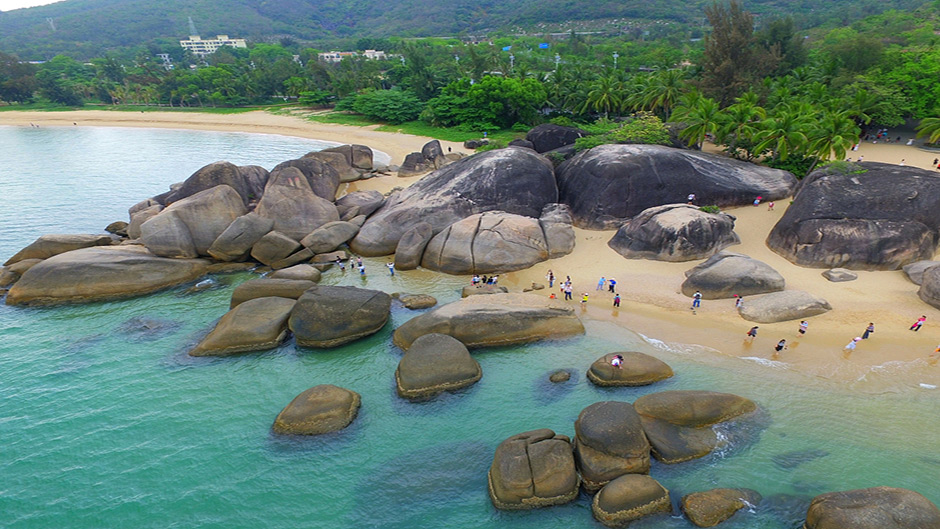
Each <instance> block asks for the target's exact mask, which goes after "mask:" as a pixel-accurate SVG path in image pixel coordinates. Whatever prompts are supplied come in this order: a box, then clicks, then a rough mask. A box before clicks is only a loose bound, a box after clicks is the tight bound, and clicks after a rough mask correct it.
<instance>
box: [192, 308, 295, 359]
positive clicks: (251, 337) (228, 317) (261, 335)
mask: <svg viewBox="0 0 940 529" xmlns="http://www.w3.org/2000/svg"><path fill="white" fill-rule="evenodd" d="M295 303H296V301H295V300H293V299H288V298H276V297H267V298H256V299H252V300H248V301H246V302H244V303H241V304H239V305H238V306H237V307H235V308H234V309H232V310H230V311H228V312H227V313H226V314H225V315H224V316H222V319H220V320H219V322H218V323H217V324H216V326H215V328H214V329H212V331H211V332H210V333H209V335H208V336H206V337H205V338H203V339H202V341H200V342H199V344H198V345H196V347H195V348H193V349H192V350H191V351H190V352H189V354H190V355H191V356H227V355H232V354H236V353H246V352H250V351H264V350H266V349H272V348H274V347H277V346H278V345H280V344H281V343H282V342H283V341H284V340H285V339H286V338H287V318H288V317H290V312H291V309H293V308H294V304H295Z"/></svg>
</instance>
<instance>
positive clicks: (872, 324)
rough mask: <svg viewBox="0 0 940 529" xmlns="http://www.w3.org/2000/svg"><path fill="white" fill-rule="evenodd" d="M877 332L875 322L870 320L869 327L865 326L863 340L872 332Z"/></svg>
mask: <svg viewBox="0 0 940 529" xmlns="http://www.w3.org/2000/svg"><path fill="white" fill-rule="evenodd" d="M873 332H875V324H874V323H872V322H868V327H866V328H865V332H864V334H862V340H867V339H868V337H869V336H870V335H871V333H873Z"/></svg>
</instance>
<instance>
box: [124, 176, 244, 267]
mask: <svg viewBox="0 0 940 529" xmlns="http://www.w3.org/2000/svg"><path fill="white" fill-rule="evenodd" d="M246 213H248V210H247V208H245V205H244V203H242V197H240V196H239V195H238V193H236V192H235V190H234V189H232V188H231V187H229V186H227V185H217V186H215V187H212V188H209V189H206V190H205V191H200V192H198V193H195V194H193V195H191V196H188V197H186V198H184V199H182V200H178V201H176V202H173V203H172V204H170V205H169V206H167V207H166V209H164V210H163V211H161V212H160V213H158V214H157V215H155V216H154V217H152V218H150V219H149V220H147V222H144V223H143V224H142V225H141V226H140V233H141V235H140V237H141V240H142V241H143V243H144V246H146V247H147V249H149V250H150V251H151V252H153V253H154V254H155V255H159V256H161V257H183V258H192V257H197V256H200V255H202V256H208V255H209V248H210V247H212V244H213V243H214V242H215V240H216V239H217V238H218V237H219V236H220V235H222V233H224V232H225V231H226V229H227V228H228V227H229V225H231V224H232V222H234V221H235V219H237V218H239V217H241V216H242V215H245V214H246Z"/></svg>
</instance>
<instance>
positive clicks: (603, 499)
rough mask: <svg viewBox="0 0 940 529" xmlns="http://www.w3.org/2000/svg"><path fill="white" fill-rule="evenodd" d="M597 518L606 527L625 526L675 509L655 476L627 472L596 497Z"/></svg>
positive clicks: (595, 510) (592, 506)
mask: <svg viewBox="0 0 940 529" xmlns="http://www.w3.org/2000/svg"><path fill="white" fill-rule="evenodd" d="M591 510H592V511H593V513H594V518H596V519H597V521H599V522H600V523H602V524H604V525H606V526H607V527H624V526H626V525H628V524H629V523H630V522H632V521H634V520H638V519H640V518H643V517H646V516H650V515H652V514H657V513H668V512H672V504H671V503H670V502H669V491H668V490H666V487H663V486H662V485H661V484H660V483H659V482H658V481H656V480H655V479H653V478H651V477H649V476H646V475H642V474H627V475H625V476H620V477H619V478H617V479H615V480H613V481H611V482H610V483H608V484H607V485H606V486H604V488H603V489H601V491H600V492H598V493H597V494H596V495H595V496H594V501H593V502H592V503H591Z"/></svg>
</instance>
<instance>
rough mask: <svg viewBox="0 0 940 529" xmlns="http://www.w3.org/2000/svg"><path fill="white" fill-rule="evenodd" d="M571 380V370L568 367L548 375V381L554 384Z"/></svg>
mask: <svg viewBox="0 0 940 529" xmlns="http://www.w3.org/2000/svg"><path fill="white" fill-rule="evenodd" d="M569 380H571V371H568V370H567V369H559V370H558V371H554V372H552V374H550V375H548V381H549V382H551V383H552V384H561V383H562V382H568V381H569Z"/></svg>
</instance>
